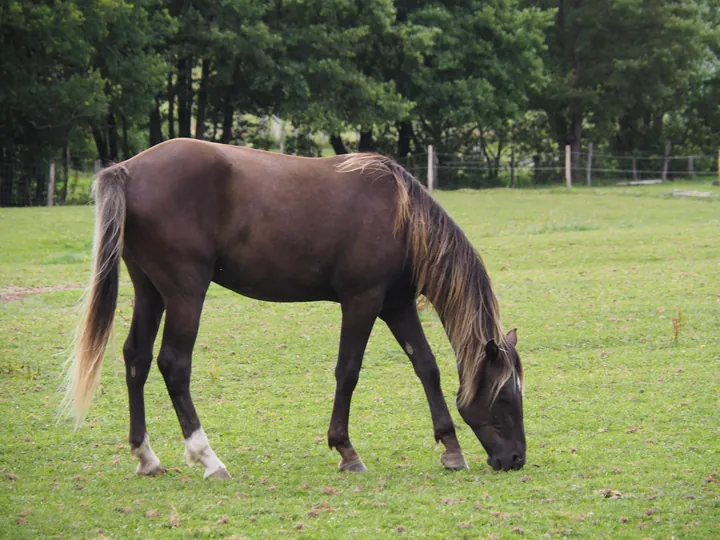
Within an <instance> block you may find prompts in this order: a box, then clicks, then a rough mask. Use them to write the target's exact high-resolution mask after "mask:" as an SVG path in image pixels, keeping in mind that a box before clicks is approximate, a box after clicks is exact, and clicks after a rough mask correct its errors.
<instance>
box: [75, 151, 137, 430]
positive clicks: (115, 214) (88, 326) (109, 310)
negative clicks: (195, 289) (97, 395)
mask: <svg viewBox="0 0 720 540" xmlns="http://www.w3.org/2000/svg"><path fill="white" fill-rule="evenodd" d="M127 179H128V172H127V169H125V167H123V166H120V165H115V166H112V167H109V168H107V169H105V170H104V171H102V172H101V173H100V174H99V175H98V177H97V180H96V182H95V188H94V196H95V240H94V243H93V267H92V268H93V269H92V275H91V278H90V285H89V287H88V290H87V299H86V303H85V308H84V315H83V318H82V323H81V325H80V327H79V328H78V336H77V339H76V342H75V351H74V353H73V356H72V358H71V362H72V363H71V366H70V369H69V371H68V374H67V387H66V393H65V399H64V400H63V409H64V410H66V411H67V410H68V409H69V410H70V412H71V414H72V416H74V418H75V422H76V425H77V424H80V423H81V422H82V421H83V420H84V419H85V417H86V416H87V413H88V410H89V409H90V404H91V403H92V399H93V393H94V391H95V388H96V387H97V385H98V382H99V381H100V371H101V366H102V361H103V357H104V355H105V348H106V346H107V342H108V338H109V337H110V335H111V334H112V330H113V319H114V316H115V309H116V307H117V297H118V283H119V272H120V257H121V256H122V250H123V235H124V231H125V211H126V201H125V185H126V183H127Z"/></svg>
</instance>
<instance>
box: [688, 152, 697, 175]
mask: <svg viewBox="0 0 720 540" xmlns="http://www.w3.org/2000/svg"><path fill="white" fill-rule="evenodd" d="M688 176H689V177H690V178H695V163H694V156H688Z"/></svg>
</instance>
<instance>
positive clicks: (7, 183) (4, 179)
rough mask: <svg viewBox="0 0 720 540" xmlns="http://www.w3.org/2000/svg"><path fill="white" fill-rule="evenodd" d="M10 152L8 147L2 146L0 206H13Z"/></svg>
mask: <svg viewBox="0 0 720 540" xmlns="http://www.w3.org/2000/svg"><path fill="white" fill-rule="evenodd" d="M11 156H12V152H11V151H10V150H9V149H8V148H3V151H2V157H3V160H2V161H1V162H0V206H13V205H14V202H15V201H14V200H13V184H14V178H13V173H14V171H13V160H12V158H11Z"/></svg>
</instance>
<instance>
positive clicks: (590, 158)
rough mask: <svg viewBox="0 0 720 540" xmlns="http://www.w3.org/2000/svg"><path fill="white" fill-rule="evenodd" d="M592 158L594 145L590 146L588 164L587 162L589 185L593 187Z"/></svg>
mask: <svg viewBox="0 0 720 540" xmlns="http://www.w3.org/2000/svg"><path fill="white" fill-rule="evenodd" d="M592 158H593V143H590V144H589V145H588V158H587V159H588V162H587V185H588V186H591V185H592Z"/></svg>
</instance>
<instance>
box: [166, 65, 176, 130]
mask: <svg viewBox="0 0 720 540" xmlns="http://www.w3.org/2000/svg"><path fill="white" fill-rule="evenodd" d="M167 94H168V96H167V98H168V139H174V138H175V89H174V87H173V73H172V71H171V72H170V73H168V81H167Z"/></svg>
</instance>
